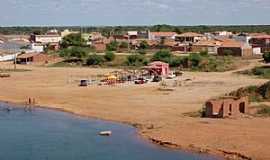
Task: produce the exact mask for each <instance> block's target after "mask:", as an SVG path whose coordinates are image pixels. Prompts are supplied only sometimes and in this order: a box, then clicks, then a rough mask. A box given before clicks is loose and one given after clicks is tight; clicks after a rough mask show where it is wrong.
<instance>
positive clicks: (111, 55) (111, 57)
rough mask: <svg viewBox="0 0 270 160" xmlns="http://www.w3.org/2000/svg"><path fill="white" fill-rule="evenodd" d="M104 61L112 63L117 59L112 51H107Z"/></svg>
mask: <svg viewBox="0 0 270 160" xmlns="http://www.w3.org/2000/svg"><path fill="white" fill-rule="evenodd" d="M104 59H105V60H106V61H108V62H111V61H113V60H114V59H115V54H114V53H113V52H112V51H107V52H106V53H105V56H104Z"/></svg>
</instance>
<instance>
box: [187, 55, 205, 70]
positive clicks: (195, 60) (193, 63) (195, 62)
mask: <svg viewBox="0 0 270 160" xmlns="http://www.w3.org/2000/svg"><path fill="white" fill-rule="evenodd" d="M188 59H189V61H190V62H191V66H192V67H198V66H199V64H200V62H201V61H202V57H201V55H200V54H198V53H190V55H189V57H188Z"/></svg>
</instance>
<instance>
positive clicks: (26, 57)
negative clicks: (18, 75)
mask: <svg viewBox="0 0 270 160" xmlns="http://www.w3.org/2000/svg"><path fill="white" fill-rule="evenodd" d="M57 58H58V57H57V56H50V55H48V54H43V53H23V54H21V55H18V56H17V58H16V62H17V63H18V64H47V63H49V62H50V61H54V60H56V59H57Z"/></svg>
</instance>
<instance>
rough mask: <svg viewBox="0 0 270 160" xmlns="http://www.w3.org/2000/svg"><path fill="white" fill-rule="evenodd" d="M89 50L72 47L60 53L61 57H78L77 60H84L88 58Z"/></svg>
mask: <svg viewBox="0 0 270 160" xmlns="http://www.w3.org/2000/svg"><path fill="white" fill-rule="evenodd" d="M86 50H87V49H85V48H82V47H70V48H65V49H62V50H61V51H60V53H59V55H60V56H61V57H68V58H70V57H76V58H83V57H86V56H87V51H86Z"/></svg>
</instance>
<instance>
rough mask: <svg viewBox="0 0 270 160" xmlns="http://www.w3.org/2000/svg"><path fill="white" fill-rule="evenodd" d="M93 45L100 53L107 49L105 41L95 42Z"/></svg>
mask: <svg viewBox="0 0 270 160" xmlns="http://www.w3.org/2000/svg"><path fill="white" fill-rule="evenodd" d="M92 46H93V47H94V48H95V50H96V52H98V53H103V52H105V51H106V44H105V43H103V42H98V43H93V44H92Z"/></svg>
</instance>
